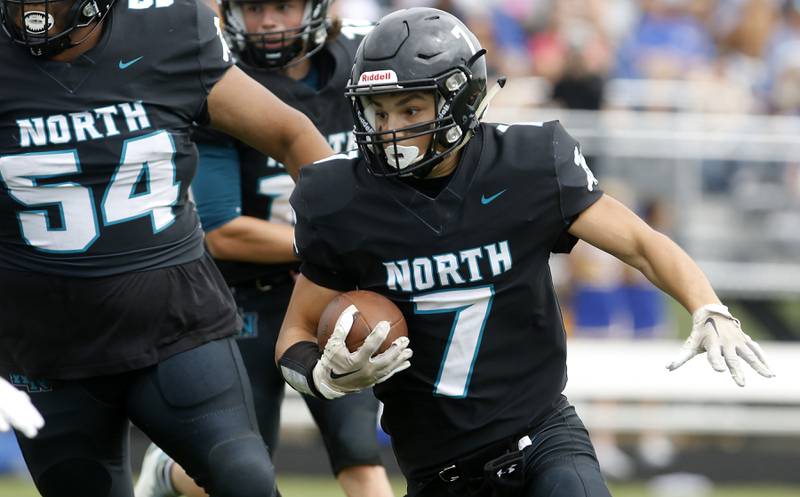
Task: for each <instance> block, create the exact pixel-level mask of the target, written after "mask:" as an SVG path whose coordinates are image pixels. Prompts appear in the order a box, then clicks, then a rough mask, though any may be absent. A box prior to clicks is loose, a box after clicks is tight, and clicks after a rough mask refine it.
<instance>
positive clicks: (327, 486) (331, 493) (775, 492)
mask: <svg viewBox="0 0 800 497" xmlns="http://www.w3.org/2000/svg"><path fill="white" fill-rule="evenodd" d="M278 482H279V485H280V489H281V493H282V494H283V495H284V497H344V493H342V491H341V490H340V489H339V487H338V486H336V484H335V483H334V482H333V481H332V480H331V479H330V478H326V477H321V476H308V477H306V476H299V475H292V476H283V477H279V478H278ZM392 483H393V486H394V489H395V494H396V495H397V496H398V497H401V496H402V495H403V493H404V490H405V489H404V486H403V483H402V481H401V480H393V481H392ZM611 493H612V494H613V495H614V497H689V496H688V495H687V494H685V493H683V492H677V491H676V493H675V494H674V495H673V494H663V493H661V494H658V495H656V494H654V493H652V492H649V491H648V489H647V486H646V485H644V484H635V483H633V484H616V485H613V486H612V487H611ZM692 495H693V496H694V495H698V494H692ZM798 495H800V486H797V487H785V486H752V485H728V486H719V487H716V488H715V489H714V491H713V492H712V493H710V494H702V497H797V496H798ZM0 497H39V493H38V492H36V489H35V488H34V487H33V485H32V484H31V483H30V482H28V481H25V480H20V479H11V478H0ZM698 497H699V495H698Z"/></svg>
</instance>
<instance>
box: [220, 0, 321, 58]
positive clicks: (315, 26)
mask: <svg viewBox="0 0 800 497" xmlns="http://www.w3.org/2000/svg"><path fill="white" fill-rule="evenodd" d="M271 1H273V2H274V1H275V0H221V2H220V6H221V10H222V17H223V19H224V21H225V30H226V31H227V33H228V34H229V36H230V38H231V40H232V42H233V43H232V46H233V50H234V51H235V52H236V54H237V56H238V57H239V59H241V60H242V62H244V63H245V64H248V65H251V66H254V67H262V68H267V69H280V68H282V67H286V66H288V65H291V64H295V63H297V62H299V61H301V60H303V59H305V58H308V57H311V56H312V55H314V54H315V53H317V52H318V51H320V50H321V49H322V47H323V46H324V45H325V39H326V38H327V37H328V27H329V26H328V7H329V6H330V3H331V0H306V3H305V11H304V13H303V21H302V23H301V24H300V25H299V26H297V27H295V28H290V29H284V30H279V31H247V29H246V27H245V24H244V13H243V12H242V9H243V8H244V7H245V6H246V5H247V4H252V3H269V2H271ZM269 45H274V46H275V48H270V47H269Z"/></svg>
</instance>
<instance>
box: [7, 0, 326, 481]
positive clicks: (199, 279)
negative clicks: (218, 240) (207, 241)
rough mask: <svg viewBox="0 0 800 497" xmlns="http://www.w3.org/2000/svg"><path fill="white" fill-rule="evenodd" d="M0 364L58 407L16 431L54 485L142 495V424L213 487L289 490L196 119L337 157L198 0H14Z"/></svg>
mask: <svg viewBox="0 0 800 497" xmlns="http://www.w3.org/2000/svg"><path fill="white" fill-rule="evenodd" d="M0 23H2V26H3V29H4V32H5V33H4V34H2V35H0V65H2V67H3V68H4V70H3V71H2V72H0V88H2V94H3V98H2V99H0V184H2V188H0V280H2V281H3V284H2V285H1V286H0V288H1V289H0V315H2V316H3V328H2V331H0V374H1V375H2V376H3V377H5V378H7V379H10V382H11V383H12V384H13V385H14V386H16V387H17V388H19V389H22V390H27V391H28V392H29V393H30V394H31V398H32V400H33V404H34V405H35V406H36V408H38V410H39V411H40V412H41V413H42V415H43V416H44V419H46V420H47V425H46V426H45V427H44V428H43V429H42V430H41V432H40V433H39V436H38V437H37V438H35V439H32V440H28V439H26V438H22V437H18V438H19V444H20V446H21V448H22V451H23V454H24V456H25V461H26V463H27V465H28V468H29V470H30V472H31V474H32V476H33V479H34V482H35V484H36V487H37V488H38V490H39V492H40V493H41V495H43V496H45V497H74V496H77V495H80V496H82V497H109V496H111V497H130V496H131V495H132V492H133V484H132V479H131V475H130V466H129V462H128V460H127V453H128V448H127V433H128V422H129V420H131V421H133V422H134V423H136V424H137V425H138V426H139V427H141V428H142V430H143V431H144V432H145V433H147V434H148V435H149V436H150V437H151V438H152V439H153V440H154V441H156V442H158V444H159V445H160V446H161V447H163V448H164V449H165V450H166V451H167V452H168V453H169V454H171V455H172V456H173V457H175V459H176V460H178V461H180V462H181V464H182V465H183V466H184V467H185V468H186V470H187V472H188V473H189V474H191V475H192V476H193V477H194V478H195V480H196V481H198V483H200V484H201V485H202V486H203V487H204V488H206V489H207V490H208V491H209V492H210V493H211V494H213V495H215V496H248V497H249V496H273V495H276V489H275V480H274V471H273V468H272V465H271V462H270V459H269V455H268V453H267V450H266V447H265V445H264V442H263V440H262V439H261V437H260V435H259V434H258V431H257V426H256V424H255V418H254V416H253V415H252V403H251V400H250V387H249V383H248V381H247V377H246V376H245V373H244V366H243V364H242V362H241V357H240V355H239V351H238V348H237V347H236V345H235V343H234V341H233V338H231V337H232V335H234V334H235V332H236V331H237V330H238V328H239V326H240V323H239V322H238V317H237V316H238V315H237V313H236V305H235V303H234V301H233V298H232V296H231V294H230V292H229V290H228V289H227V287H226V285H225V282H224V280H223V278H222V276H221V275H220V273H219V271H218V270H217V268H216V267H215V265H214V263H213V261H212V260H211V258H210V257H209V256H208V255H207V254H206V253H205V251H204V248H203V233H202V230H201V229H200V224H199V222H198V218H197V215H196V213H195V210H194V205H193V203H192V202H191V201H190V200H189V198H188V194H187V190H188V187H189V184H190V182H191V180H192V177H193V175H194V172H195V167H196V164H197V151H196V148H195V145H194V143H193V142H192V140H191V139H190V135H189V131H190V129H191V126H192V124H193V123H195V122H198V123H205V122H208V123H210V125H211V126H213V127H215V128H217V129H220V130H223V131H225V132H228V133H231V134H233V135H235V136H237V137H238V138H239V139H241V140H242V141H244V142H246V143H250V144H251V145H252V146H254V147H256V148H258V149H260V150H263V151H264V152H265V153H269V154H270V155H272V156H275V157H276V158H278V159H279V160H281V161H282V162H283V163H284V164H286V165H287V168H288V169H289V170H290V171H292V172H293V173H295V174H296V172H297V169H298V168H299V166H300V165H302V164H304V163H309V162H313V161H315V160H318V159H321V158H324V157H326V156H328V155H330V154H331V153H332V151H331V149H330V147H329V146H328V145H327V142H326V141H325V140H324V138H323V137H322V136H321V135H320V134H319V133H318V132H317V131H316V129H315V127H314V126H313V124H312V123H311V122H310V121H309V120H308V119H307V118H306V117H305V116H304V115H303V114H302V113H300V112H297V111H296V110H294V109H292V108H291V107H289V106H286V105H284V104H283V103H282V102H281V101H280V100H279V99H277V98H275V97H274V96H273V95H272V94H270V93H269V92H268V91H267V90H266V89H264V88H263V86H261V85H259V84H258V83H256V82H254V81H252V79H250V78H249V77H247V76H246V75H245V74H244V73H243V72H242V71H241V70H239V69H237V68H235V67H232V65H231V64H232V61H231V58H232V56H231V53H230V51H229V49H228V47H227V45H226V43H225V41H224V40H223V37H222V31H221V25H220V20H219V18H218V17H216V16H215V15H214V14H213V13H212V12H211V10H210V9H209V8H208V7H206V6H204V5H203V4H202V3H201V2H195V1H194V0H121V1H118V2H114V1H113V0H102V1H101V0H0Z"/></svg>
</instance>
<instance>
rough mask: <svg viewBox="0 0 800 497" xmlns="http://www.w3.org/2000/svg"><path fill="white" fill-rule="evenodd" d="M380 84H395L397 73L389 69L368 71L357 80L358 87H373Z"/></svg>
mask: <svg viewBox="0 0 800 497" xmlns="http://www.w3.org/2000/svg"><path fill="white" fill-rule="evenodd" d="M382 83H397V73H395V72H394V71H392V70H391V69H386V70H384V71H368V72H365V73H363V74H361V77H360V78H358V85H359V86H361V85H374V84H382Z"/></svg>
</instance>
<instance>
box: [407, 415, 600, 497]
mask: <svg viewBox="0 0 800 497" xmlns="http://www.w3.org/2000/svg"><path fill="white" fill-rule="evenodd" d="M528 436H529V437H530V439H531V442H532V445H530V446H529V447H527V448H525V449H524V451H523V454H522V455H523V466H524V471H525V483H524V485H523V486H522V487H521V488H519V489H518V490H516V491H514V492H513V493H510V494H500V493H498V492H497V491H495V490H493V489H492V488H491V486H489V485H487V484H485V482H486V479H485V478H484V477H483V476H481V475H475V476H474V477H472V478H470V477H468V476H467V475H465V476H464V477H461V478H459V479H457V480H455V481H453V482H450V483H446V482H445V481H444V479H442V478H440V477H439V476H438V475H437V476H435V477H433V478H432V479H429V480H427V481H422V482H415V481H409V482H408V497H456V496H457V497H497V496H499V495H502V496H503V497H610V496H611V494H610V493H609V491H608V487H607V486H606V483H605V481H604V480H603V476H602V474H601V473H600V467H599V465H598V463H597V456H596V455H595V452H594V447H593V446H592V442H591V441H590V440H589V432H588V431H586V428H585V427H584V425H583V422H581V420H580V418H579V417H578V415H577V413H576V412H575V408H574V407H572V406H570V405H564V406H562V407H560V408H558V409H556V411H555V412H553V413H552V414H551V415H550V416H549V417H548V418H547V419H546V420H545V421H543V422H542V423H541V424H540V425H539V426H537V427H536V428H535V429H533V430H532V431H531V432H530V433H529V434H528ZM487 462H488V461H487ZM479 466H481V467H482V466H483V465H482V464H480V465H479ZM444 474H445V475H446V473H444Z"/></svg>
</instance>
